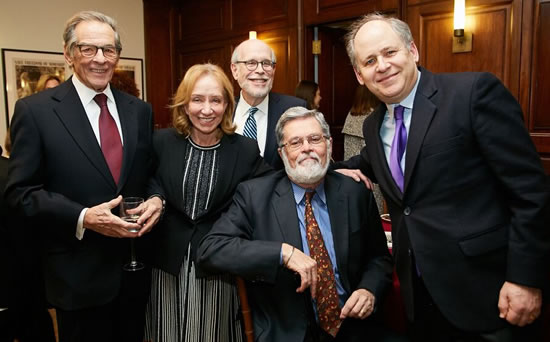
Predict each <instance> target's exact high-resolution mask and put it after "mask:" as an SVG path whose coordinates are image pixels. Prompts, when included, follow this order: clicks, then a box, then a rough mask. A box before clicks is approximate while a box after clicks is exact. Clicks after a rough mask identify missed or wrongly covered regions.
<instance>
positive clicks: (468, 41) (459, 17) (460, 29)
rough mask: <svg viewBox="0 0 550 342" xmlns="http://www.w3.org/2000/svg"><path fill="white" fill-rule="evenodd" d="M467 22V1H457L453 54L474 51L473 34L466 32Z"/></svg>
mask: <svg viewBox="0 0 550 342" xmlns="http://www.w3.org/2000/svg"><path fill="white" fill-rule="evenodd" d="M465 21H466V4H465V0H455V10H454V33H453V53H461V52H471V51H472V38H473V37H472V33H471V32H465V31H464V23H465Z"/></svg>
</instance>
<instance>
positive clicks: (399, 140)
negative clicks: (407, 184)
mask: <svg viewBox="0 0 550 342" xmlns="http://www.w3.org/2000/svg"><path fill="white" fill-rule="evenodd" d="M404 109H405V107H403V106H395V108H394V109H393V115H394V117H395V135H394V136H393V141H392V144H391V151H390V171H391V175H392V177H393V179H394V180H395V183H396V184H397V186H398V187H399V189H400V190H401V192H403V186H404V177H403V170H402V169H401V159H403V153H405V148H406V146H407V129H406V128H405V124H404V123H403V111H404Z"/></svg>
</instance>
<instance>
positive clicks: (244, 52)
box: [231, 39, 276, 106]
mask: <svg viewBox="0 0 550 342" xmlns="http://www.w3.org/2000/svg"><path fill="white" fill-rule="evenodd" d="M254 61H255V62H257V63H258V65H257V66H256V67H255V68H254V66H252V65H250V63H248V64H249V65H247V63H245V62H254ZM275 62H276V59H275V53H274V52H273V49H271V48H270V47H269V45H267V44H266V43H264V42H263V41H261V40H257V39H251V40H246V41H244V42H242V43H241V44H239V45H238V46H237V47H236V48H235V51H233V56H232V57H231V72H232V74H233V77H234V78H235V80H237V82H238V83H239V86H240V87H241V89H242V95H243V98H244V100H245V101H246V102H247V103H248V104H249V105H251V106H256V105H258V104H259V103H260V102H262V101H263V100H264V99H265V97H266V96H267V94H269V92H270V91H271V88H272V87H273V77H274V76H275ZM262 63H263V64H262ZM251 69H252V70H251Z"/></svg>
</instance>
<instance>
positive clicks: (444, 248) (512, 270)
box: [336, 69, 550, 332]
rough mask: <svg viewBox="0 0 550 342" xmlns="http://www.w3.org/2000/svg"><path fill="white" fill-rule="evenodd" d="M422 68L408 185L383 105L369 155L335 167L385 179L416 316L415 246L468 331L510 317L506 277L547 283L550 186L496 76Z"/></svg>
mask: <svg viewBox="0 0 550 342" xmlns="http://www.w3.org/2000/svg"><path fill="white" fill-rule="evenodd" d="M421 72H422V75H421V78H420V83H419V86H418V89H417V92H416V96H415V99H414V108H413V112H412V119H411V125H410V131H409V137H408V143H407V154H406V160H405V188H404V193H403V194H402V193H401V192H400V191H399V189H398V188H397V186H396V185H395V182H394V181H393V179H392V176H391V173H390V170H389V167H388V164H387V162H386V158H385V155H384V151H383V147H382V143H381V140H380V133H379V132H380V127H381V124H382V121H383V117H384V114H385V112H386V107H385V105H382V106H380V107H379V108H378V109H377V110H376V111H375V112H374V113H373V114H372V115H371V116H369V117H368V118H367V119H366V120H365V123H364V126H363V132H364V136H365V141H366V147H365V148H364V149H363V150H362V151H361V155H360V156H356V157H353V158H352V159H350V160H349V161H348V162H346V163H343V164H340V165H336V167H340V166H342V165H345V166H346V167H350V168H356V167H361V168H362V169H363V171H364V172H365V173H367V174H368V175H369V176H371V177H374V178H375V180H376V181H377V182H378V183H379V184H380V187H381V189H382V192H383V194H384V198H385V199H386V201H387V204H388V208H389V212H390V216H391V220H392V228H393V232H392V233H393V250H394V251H395V252H394V253H396V254H395V259H396V264H397V265H396V266H397V272H398V275H399V279H400V281H401V287H402V290H403V291H402V293H403V296H404V300H405V306H406V309H407V314H408V316H409V318H411V319H412V318H413V312H414V310H413V292H412V285H411V274H412V272H415V270H414V265H412V261H411V253H410V251H411V250H412V251H414V256H415V258H416V264H417V265H418V267H419V269H420V272H421V274H422V278H423V280H424V283H425V285H426V287H427V289H428V291H429V292H430V294H431V296H432V297H433V300H434V302H435V303H436V304H437V306H438V307H439V309H440V310H441V312H442V313H443V315H444V316H445V317H446V318H447V319H448V320H449V321H450V322H451V323H453V324H454V325H456V326H457V327H459V328H460V329H463V330H467V331H477V332H479V331H491V330H495V329H497V328H500V327H502V326H504V324H505V321H504V320H502V319H500V318H499V313H498V307H497V302H498V296H499V291H500V288H501V287H502V285H503V283H504V281H510V282H514V283H518V284H522V285H527V286H532V287H536V288H543V287H544V286H545V284H546V281H547V277H548V259H547V255H548V251H549V250H550V237H549V232H550V231H549V230H548V224H549V221H548V216H547V215H548V211H549V209H548V201H549V186H548V183H547V182H546V180H545V175H544V171H543V169H542V166H541V162H540V157H539V155H538V154H537V152H536V150H535V148H534V146H533V143H532V141H531V139H530V137H529V134H528V133H527V131H526V129H525V126H524V124H523V121H522V119H523V116H522V113H521V108H520V106H519V104H518V103H517V101H516V100H515V99H514V97H513V96H512V95H511V94H510V93H509V92H508V90H507V89H506V88H505V87H504V85H503V84H502V83H501V82H500V81H499V80H498V79H497V78H496V77H494V76H493V75H491V74H488V73H458V74H432V73H430V72H429V71H428V70H425V69H421Z"/></svg>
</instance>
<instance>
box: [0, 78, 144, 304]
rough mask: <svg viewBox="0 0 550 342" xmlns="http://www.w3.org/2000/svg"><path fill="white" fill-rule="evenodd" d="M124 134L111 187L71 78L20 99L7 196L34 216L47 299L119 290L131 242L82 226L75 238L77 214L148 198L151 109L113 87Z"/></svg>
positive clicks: (89, 300)
mask: <svg viewBox="0 0 550 342" xmlns="http://www.w3.org/2000/svg"><path fill="white" fill-rule="evenodd" d="M112 92H113V95H114V97H115V101H116V105H117V109H118V113H119V116H120V123H121V126H122V134H123V144H124V146H123V148H124V153H123V162H122V170H121V176H120V180H119V183H118V185H116V184H115V182H114V180H113V178H112V176H111V173H110V171H109V168H108V166H107V163H106V162H105V158H104V157H103V154H102V152H101V148H100V146H99V144H98V141H97V139H96V137H95V135H94V133H93V130H92V127H91V125H90V123H89V120H88V118H87V116H86V113H85V111H84V108H83V106H82V103H81V102H80V99H79V97H78V94H77V92H76V89H75V88H74V86H73V83H72V81H71V80H69V81H67V82H64V83H63V84H61V85H59V86H58V87H56V88H53V89H51V90H47V91H43V92H40V93H38V94H35V95H32V96H29V97H26V98H23V99H21V100H19V101H17V103H16V106H15V114H14V116H13V120H12V125H11V134H12V142H13V146H12V153H11V159H10V167H9V179H8V185H7V189H6V198H7V201H8V202H9V204H10V205H11V206H13V207H15V208H16V209H17V210H18V211H19V212H21V213H22V214H23V215H25V216H27V217H31V218H34V219H37V220H39V222H40V225H39V226H37V227H35V232H34V233H35V234H37V235H36V236H40V238H41V239H42V245H43V247H44V253H45V255H44V259H43V261H44V277H45V281H46V291H47V299H48V301H49V302H50V303H51V304H53V305H54V306H57V307H60V308H62V309H65V310H74V309H81V308H86V307H91V306H98V305H102V304H105V303H107V302H109V301H111V300H112V299H113V298H114V297H115V296H116V295H117V294H118V291H119V288H120V281H121V275H122V269H121V268H122V265H123V262H124V261H126V260H127V258H128V255H129V254H128V253H129V251H128V243H129V242H128V240H127V239H118V238H109V237H106V236H103V235H100V234H97V233H95V232H94V231H91V230H86V232H85V235H84V238H83V239H82V240H80V241H79V240H78V239H77V238H76V237H75V233H76V225H77V221H78V217H79V215H80V212H81V211H82V209H84V208H85V207H92V206H94V205H97V204H100V203H103V202H106V201H109V200H111V199H113V198H115V197H117V196H118V195H123V196H141V197H143V196H144V195H145V190H146V183H147V181H148V179H149V177H150V174H151V171H152V169H151V166H152V164H151V156H152V151H151V137H152V127H153V126H152V123H153V115H152V111H151V106H150V105H149V104H146V103H144V102H143V101H141V100H139V99H137V98H135V97H133V96H130V95H128V94H125V93H122V92H120V91H117V90H116V89H112Z"/></svg>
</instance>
